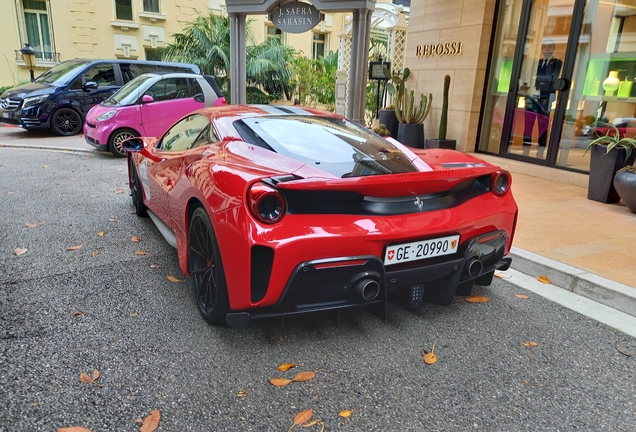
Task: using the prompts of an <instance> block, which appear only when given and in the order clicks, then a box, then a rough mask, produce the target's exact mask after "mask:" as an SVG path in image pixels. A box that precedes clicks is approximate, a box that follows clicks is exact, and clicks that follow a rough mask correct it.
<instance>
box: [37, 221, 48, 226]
mask: <svg viewBox="0 0 636 432" xmlns="http://www.w3.org/2000/svg"><path fill="white" fill-rule="evenodd" d="M45 223H46V222H44V221H42V222H40V223H39V224H38V225H44V224H45Z"/></svg>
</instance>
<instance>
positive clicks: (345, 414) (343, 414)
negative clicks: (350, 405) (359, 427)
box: [338, 410, 353, 418]
mask: <svg viewBox="0 0 636 432" xmlns="http://www.w3.org/2000/svg"><path fill="white" fill-rule="evenodd" d="M351 414H353V410H342V411H340V413H338V415H339V416H340V417H343V418H349V417H351Z"/></svg>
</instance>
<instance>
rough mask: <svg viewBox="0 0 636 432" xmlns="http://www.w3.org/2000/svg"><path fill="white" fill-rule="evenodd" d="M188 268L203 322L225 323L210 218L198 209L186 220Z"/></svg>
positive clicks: (223, 284)
mask: <svg viewBox="0 0 636 432" xmlns="http://www.w3.org/2000/svg"><path fill="white" fill-rule="evenodd" d="M188 269H189V271H190V278H191V280H192V287H193V289H194V298H195V300H196V302H197V306H198V308H199V312H200V313H201V316H202V317H203V319H205V320H206V321H207V322H209V323H210V324H225V316H226V315H227V313H228V312H229V311H230V303H229V299H228V294H227V284H226V281H225V272H224V270H223V262H222V261H221V255H220V253H219V245H218V243H217V241H216V236H215V235H214V230H213V229H212V224H211V223H210V217H209V216H208V214H207V213H206V211H205V210H204V209H203V208H201V207H198V208H197V209H195V210H194V212H193V213H192V217H191V218H190V227H189V229H188Z"/></svg>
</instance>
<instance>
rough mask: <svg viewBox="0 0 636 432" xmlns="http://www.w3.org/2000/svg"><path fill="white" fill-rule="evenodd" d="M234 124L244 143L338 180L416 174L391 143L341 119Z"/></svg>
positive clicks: (262, 119)
mask: <svg viewBox="0 0 636 432" xmlns="http://www.w3.org/2000/svg"><path fill="white" fill-rule="evenodd" d="M234 125H235V127H236V129H237V131H238V132H239V134H240V135H241V138H243V140H244V141H245V142H248V143H250V144H254V145H258V146H260V147H264V148H268V149H271V150H273V151H275V152H276V153H280V154H283V155H285V156H288V157H291V158H293V159H295V160H298V161H301V162H305V163H307V164H308V165H311V166H314V167H316V168H319V169H321V170H323V171H327V172H329V173H330V174H333V175H336V176H338V177H358V176H367V175H377V174H393V173H403V172H415V171H417V169H416V168H415V166H413V164H412V163H411V162H410V161H409V160H408V158H407V157H406V156H404V155H403V154H402V152H401V151H400V150H399V149H398V148H397V147H395V146H394V145H393V144H391V143H389V142H388V141H386V140H384V139H383V138H381V137H380V136H379V135H376V134H374V133H373V132H371V131H369V130H368V129H366V128H363V127H361V126H359V125H356V124H355V123H352V122H350V121H347V120H344V119H340V118H335V117H320V116H268V117H252V118H247V119H243V120H237V121H236V122H234Z"/></svg>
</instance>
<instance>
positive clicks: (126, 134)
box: [107, 128, 139, 157]
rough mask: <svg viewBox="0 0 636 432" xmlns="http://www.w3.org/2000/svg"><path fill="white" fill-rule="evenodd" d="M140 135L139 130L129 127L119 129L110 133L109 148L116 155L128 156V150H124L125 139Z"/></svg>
mask: <svg viewBox="0 0 636 432" xmlns="http://www.w3.org/2000/svg"><path fill="white" fill-rule="evenodd" d="M138 136H139V133H137V131H134V130H132V129H128V128H122V129H117V130H116V131H115V132H113V133H112V134H110V137H109V138H108V146H107V147H108V150H109V151H110V152H111V153H112V154H113V155H115V156H116V157H126V150H124V141H126V140H127V139H130V138H136V137H138Z"/></svg>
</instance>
